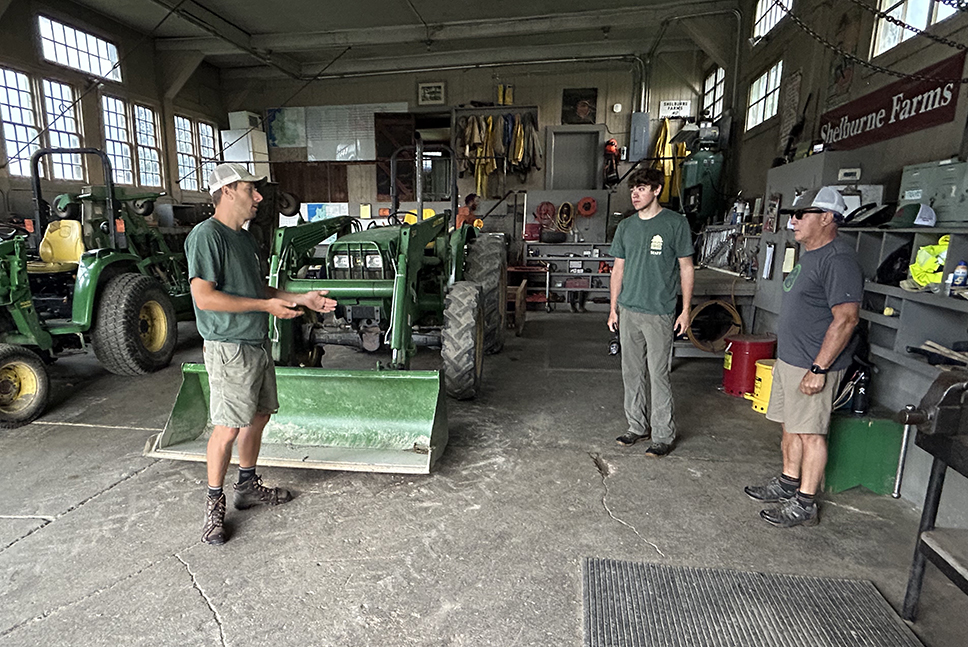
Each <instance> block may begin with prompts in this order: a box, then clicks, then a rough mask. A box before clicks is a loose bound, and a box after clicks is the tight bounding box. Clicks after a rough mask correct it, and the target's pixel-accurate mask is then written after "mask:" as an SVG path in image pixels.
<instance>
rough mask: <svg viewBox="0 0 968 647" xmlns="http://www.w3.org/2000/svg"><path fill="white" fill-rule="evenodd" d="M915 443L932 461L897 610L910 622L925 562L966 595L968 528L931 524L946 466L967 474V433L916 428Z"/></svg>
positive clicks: (922, 577)
mask: <svg viewBox="0 0 968 647" xmlns="http://www.w3.org/2000/svg"><path fill="white" fill-rule="evenodd" d="M915 443H916V444H917V445H918V447H920V448H921V449H923V450H925V451H926V452H928V453H929V454H931V456H933V457H934V462H933V463H932V465H931V476H930V478H929V479H928V488H927V492H926V493H925V495H924V508H923V510H922V512H921V523H920V525H919V527H918V541H917V544H916V545H915V548H914V560H913V562H912V563H911V574H910V576H909V577H908V584H907V591H906V592H905V594H904V609H903V610H902V612H901V617H902V618H904V619H905V620H908V621H912V622H913V621H914V619H915V617H916V616H917V613H918V599H919V598H920V597H921V584H922V582H923V581H924V568H925V566H926V563H927V562H928V561H930V562H931V563H932V564H934V565H935V566H937V567H938V570H940V571H941V572H942V573H943V574H944V575H945V576H946V577H947V578H948V579H949V580H951V582H952V583H953V584H955V585H956V586H957V587H958V588H959V589H961V590H962V592H964V593H965V594H966V595H968V530H965V529H957V528H936V527H935V522H936V520H937V517H938V505H939V504H940V502H941V490H942V488H943V487H944V477H945V472H946V471H947V470H948V468H949V467H950V468H951V469H953V470H955V471H956V472H958V473H959V474H962V475H964V476H968V434H959V435H953V436H949V435H940V434H924V433H921V432H920V431H919V432H918V435H917V438H916V440H915Z"/></svg>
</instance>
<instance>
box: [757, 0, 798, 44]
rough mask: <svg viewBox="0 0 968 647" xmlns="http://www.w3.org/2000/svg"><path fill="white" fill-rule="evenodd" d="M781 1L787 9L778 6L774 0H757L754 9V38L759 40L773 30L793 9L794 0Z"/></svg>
mask: <svg viewBox="0 0 968 647" xmlns="http://www.w3.org/2000/svg"><path fill="white" fill-rule="evenodd" d="M780 1H781V3H782V4H783V5H784V7H786V11H783V10H781V9H780V8H779V7H777V6H776V4H774V2H773V0H757V2H756V8H755V9H754V11H753V38H754V40H759V39H760V38H763V37H764V36H766V35H767V34H769V33H770V32H771V31H773V28H774V27H776V26H777V25H778V24H780V21H781V20H783V18H784V16H786V14H787V13H788V12H789V11H791V10H792V9H793V0H780Z"/></svg>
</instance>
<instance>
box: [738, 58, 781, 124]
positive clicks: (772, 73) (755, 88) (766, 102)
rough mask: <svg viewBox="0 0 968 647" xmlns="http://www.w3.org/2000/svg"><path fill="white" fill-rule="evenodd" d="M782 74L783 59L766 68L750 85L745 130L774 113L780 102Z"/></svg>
mask: <svg viewBox="0 0 968 647" xmlns="http://www.w3.org/2000/svg"><path fill="white" fill-rule="evenodd" d="M782 75H783V61H777V63H776V65H774V66H773V67H771V68H770V69H769V70H767V71H766V72H765V73H764V74H763V76H761V77H759V78H757V79H756V80H755V81H753V84H752V85H751V86H750V99H749V104H748V106H749V107H748V108H747V109H746V130H749V129H750V128H753V127H754V126H758V125H759V124H761V123H763V122H764V121H766V120H767V119H769V118H770V117H772V116H774V115H776V111H777V106H778V105H779V103H780V77H781V76H782Z"/></svg>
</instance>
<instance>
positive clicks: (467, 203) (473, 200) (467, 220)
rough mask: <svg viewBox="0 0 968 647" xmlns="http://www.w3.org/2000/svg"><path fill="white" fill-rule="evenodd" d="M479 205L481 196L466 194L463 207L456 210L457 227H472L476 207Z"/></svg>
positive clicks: (475, 215)
mask: <svg viewBox="0 0 968 647" xmlns="http://www.w3.org/2000/svg"><path fill="white" fill-rule="evenodd" d="M480 204H481V196H479V195H477V194H476V193H471V194H468V196H467V197H466V198H464V206H463V207H461V208H460V209H458V210H457V226H458V227H462V226H463V225H473V224H474V221H475V220H477V213H476V212H477V207H478V206H480Z"/></svg>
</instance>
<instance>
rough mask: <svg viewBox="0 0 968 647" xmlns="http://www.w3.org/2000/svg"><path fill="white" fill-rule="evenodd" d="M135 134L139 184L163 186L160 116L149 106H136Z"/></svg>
mask: <svg viewBox="0 0 968 647" xmlns="http://www.w3.org/2000/svg"><path fill="white" fill-rule="evenodd" d="M134 132H135V140H136V141H137V144H138V184H140V185H141V186H161V147H160V146H159V144H158V136H159V133H158V116H157V114H156V113H155V111H154V110H152V109H151V108H149V107H147V106H140V105H137V104H136V105H135V106H134Z"/></svg>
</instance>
